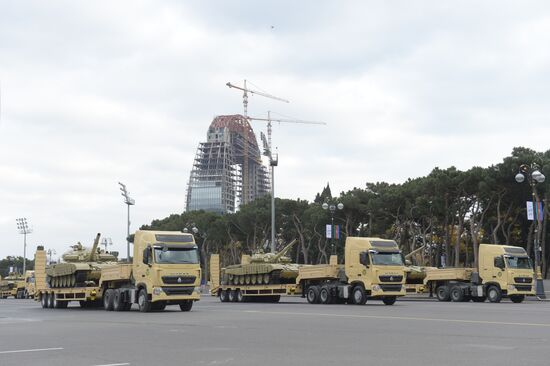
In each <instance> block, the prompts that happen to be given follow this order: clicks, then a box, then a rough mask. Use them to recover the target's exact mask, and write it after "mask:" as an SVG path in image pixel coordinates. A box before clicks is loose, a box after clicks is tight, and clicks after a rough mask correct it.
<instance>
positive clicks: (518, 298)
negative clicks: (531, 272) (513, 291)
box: [510, 295, 525, 304]
mask: <svg viewBox="0 0 550 366" xmlns="http://www.w3.org/2000/svg"><path fill="white" fill-rule="evenodd" d="M510 300H512V302H513V303H516V304H519V303H520V302H523V300H525V295H511V296H510Z"/></svg>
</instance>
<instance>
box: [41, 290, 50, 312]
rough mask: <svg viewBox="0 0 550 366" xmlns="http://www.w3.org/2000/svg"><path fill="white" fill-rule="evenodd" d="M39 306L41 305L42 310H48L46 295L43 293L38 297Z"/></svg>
mask: <svg viewBox="0 0 550 366" xmlns="http://www.w3.org/2000/svg"><path fill="white" fill-rule="evenodd" d="M40 305H42V308H43V309H47V308H48V293H46V292H43V293H42V294H41V295H40Z"/></svg>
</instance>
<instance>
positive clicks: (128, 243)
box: [118, 182, 136, 262]
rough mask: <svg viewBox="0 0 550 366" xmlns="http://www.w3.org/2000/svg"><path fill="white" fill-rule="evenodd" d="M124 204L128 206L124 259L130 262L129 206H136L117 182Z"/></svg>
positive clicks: (123, 186)
mask: <svg viewBox="0 0 550 366" xmlns="http://www.w3.org/2000/svg"><path fill="white" fill-rule="evenodd" d="M118 184H119V185H120V191H121V194H122V197H124V203H125V204H126V205H127V206H128V231H127V234H126V259H127V260H128V262H130V206H133V205H135V204H136V200H134V199H133V198H131V197H130V192H128V190H126V185H125V184H122V183H120V182H118Z"/></svg>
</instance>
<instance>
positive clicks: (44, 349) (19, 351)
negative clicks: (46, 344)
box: [0, 347, 63, 354]
mask: <svg viewBox="0 0 550 366" xmlns="http://www.w3.org/2000/svg"><path fill="white" fill-rule="evenodd" d="M61 349H63V348H61V347H57V348H35V349H18V350H15V351H0V354H5V353H24V352H42V351H59V350H61Z"/></svg>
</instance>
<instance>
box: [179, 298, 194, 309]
mask: <svg viewBox="0 0 550 366" xmlns="http://www.w3.org/2000/svg"><path fill="white" fill-rule="evenodd" d="M192 307H193V300H185V301H184V302H180V310H181V311H191V308H192Z"/></svg>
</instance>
